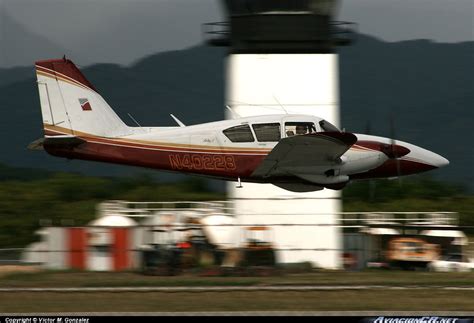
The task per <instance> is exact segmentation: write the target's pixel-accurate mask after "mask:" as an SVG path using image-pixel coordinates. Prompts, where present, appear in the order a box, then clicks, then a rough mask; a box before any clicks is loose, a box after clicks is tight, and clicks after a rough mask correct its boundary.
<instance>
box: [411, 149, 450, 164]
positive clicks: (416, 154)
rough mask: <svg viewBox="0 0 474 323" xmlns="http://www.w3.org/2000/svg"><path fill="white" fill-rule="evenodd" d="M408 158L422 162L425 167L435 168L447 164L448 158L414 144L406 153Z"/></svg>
mask: <svg viewBox="0 0 474 323" xmlns="http://www.w3.org/2000/svg"><path fill="white" fill-rule="evenodd" d="M407 157H408V160H411V161H414V162H418V163H422V164H424V165H425V167H426V168H430V169H435V168H441V167H444V166H447V165H449V160H447V159H446V158H444V157H443V156H440V155H438V154H436V153H434V152H432V151H429V150H426V149H423V148H421V147H416V146H414V147H413V148H411V153H410V154H408V155H407Z"/></svg>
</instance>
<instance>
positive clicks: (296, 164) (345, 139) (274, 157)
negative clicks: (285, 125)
mask: <svg viewBox="0 0 474 323" xmlns="http://www.w3.org/2000/svg"><path fill="white" fill-rule="evenodd" d="M356 141H357V137H356V136H355V135H354V134H352V133H347V132H319V133H314V134H307V135H300V136H292V137H288V138H283V139H281V140H280V142H279V143H278V144H277V145H276V146H275V148H273V150H272V151H271V152H270V153H269V154H268V156H267V157H266V158H265V159H264V160H263V162H262V163H261V164H260V165H259V166H258V167H257V169H256V170H255V171H254V172H253V173H252V176H257V177H263V178H265V177H270V176H285V175H294V176H298V177H301V178H304V179H307V180H309V181H312V180H310V179H309V178H310V177H311V176H313V175H316V176H326V175H325V172H327V171H328V170H331V169H332V168H334V166H336V165H338V163H340V157H341V156H342V155H343V154H344V153H345V152H346V151H347V150H348V149H349V148H350V147H351V146H352V145H353V144H354V143H355V142H356ZM308 176H309V177H308Z"/></svg>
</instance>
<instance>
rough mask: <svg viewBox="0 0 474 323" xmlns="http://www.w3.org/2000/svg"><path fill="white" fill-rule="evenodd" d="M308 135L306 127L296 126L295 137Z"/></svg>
mask: <svg viewBox="0 0 474 323" xmlns="http://www.w3.org/2000/svg"><path fill="white" fill-rule="evenodd" d="M307 133H308V127H306V126H305V125H297V126H296V134H297V135H305V134H307Z"/></svg>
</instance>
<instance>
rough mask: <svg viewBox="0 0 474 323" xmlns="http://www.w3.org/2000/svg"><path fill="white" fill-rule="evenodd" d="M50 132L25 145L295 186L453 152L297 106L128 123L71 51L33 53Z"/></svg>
mask: <svg viewBox="0 0 474 323" xmlns="http://www.w3.org/2000/svg"><path fill="white" fill-rule="evenodd" d="M36 75H37V82H38V91H39V98H40V105H41V112H42V119H43V130H44V137H43V138H41V139H38V140H36V141H34V142H33V143H31V144H30V145H29V148H30V149H42V150H45V151H46V152H47V153H49V154H51V155H53V156H57V157H64V158H68V159H81V160H90V161H98V162H106V163H115V164H123V165H132V166H140V167H146V168H152V169H157V170H162V171H172V172H181V173H189V174H195V175H202V176H209V177H213V178H217V179H223V180H228V181H237V182H238V183H239V185H240V184H241V183H242V182H252V183H271V184H273V185H276V186H278V187H280V188H283V189H285V190H289V191H293V192H311V191H318V190H322V189H324V188H328V189H333V190H340V189H342V188H344V187H345V186H346V185H347V184H348V183H349V182H350V181H353V180H363V179H372V178H397V177H399V176H402V175H411V174H416V173H420V172H425V171H428V170H432V169H436V168H440V167H443V166H446V165H448V164H449V161H448V160H447V159H446V158H444V157H442V156H440V155H438V154H435V153H433V152H431V151H428V150H426V149H423V148H420V147H418V146H415V145H413V144H410V143H406V142H403V141H398V140H394V139H390V138H384V137H378V136H372V135H364V134H357V133H350V132H345V131H341V130H340V129H338V128H337V127H336V126H334V125H332V124H331V123H330V122H328V121H327V120H324V119H322V118H319V117H316V116H313V115H301V114H283V113H281V114H275V115H261V116H253V117H237V118H234V119H231V120H224V121H216V122H209V123H203V124H197V125H189V126H186V125H185V124H184V123H182V122H181V121H180V120H179V119H177V118H176V117H175V116H173V115H171V117H173V119H175V121H176V122H177V123H178V126H173V127H141V126H139V125H138V126H137V127H130V126H128V125H126V124H125V123H124V122H123V121H122V120H121V119H120V118H119V116H118V115H117V114H116V113H115V112H114V111H113V110H112V108H111V107H110V106H109V105H108V104H107V102H106V101H105V100H104V99H103V98H102V96H101V95H100V94H99V92H98V91H97V89H96V88H95V87H94V86H93V85H92V84H91V83H90V82H89V81H88V80H87V79H86V77H85V76H84V74H83V73H82V72H81V71H80V70H79V69H78V68H77V67H76V65H74V63H73V62H72V61H71V60H69V59H66V57H64V58H62V59H51V60H43V61H37V62H36Z"/></svg>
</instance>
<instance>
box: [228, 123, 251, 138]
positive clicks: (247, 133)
mask: <svg viewBox="0 0 474 323" xmlns="http://www.w3.org/2000/svg"><path fill="white" fill-rule="evenodd" d="M223 132H224V135H225V136H226V137H227V138H229V140H230V141H232V142H253V141H255V139H254V138H253V135H252V131H251V130H250V127H249V125H247V124H245V125H241V126H235V127H232V128H228V129H225V130H224V131H223Z"/></svg>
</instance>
